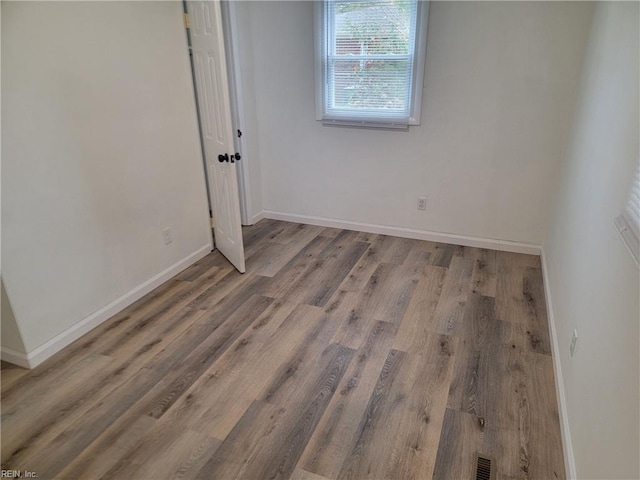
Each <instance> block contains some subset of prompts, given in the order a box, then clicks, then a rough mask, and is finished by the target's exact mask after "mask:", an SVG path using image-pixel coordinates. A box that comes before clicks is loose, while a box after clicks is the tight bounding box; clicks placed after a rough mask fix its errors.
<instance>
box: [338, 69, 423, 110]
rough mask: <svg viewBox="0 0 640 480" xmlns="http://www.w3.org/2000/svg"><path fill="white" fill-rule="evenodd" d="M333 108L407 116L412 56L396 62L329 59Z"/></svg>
mask: <svg viewBox="0 0 640 480" xmlns="http://www.w3.org/2000/svg"><path fill="white" fill-rule="evenodd" d="M330 63H331V65H330V67H329V68H330V72H331V74H330V80H332V81H330V85H329V95H330V98H331V99H332V101H330V105H331V108H337V109H349V110H368V111H372V110H373V111H375V110H381V111H386V112H387V113H399V114H405V113H408V110H409V104H410V83H409V82H407V78H408V76H409V75H410V72H411V65H412V61H411V59H410V58H409V57H406V58H404V59H393V60H346V59H335V58H334V59H331V60H330Z"/></svg>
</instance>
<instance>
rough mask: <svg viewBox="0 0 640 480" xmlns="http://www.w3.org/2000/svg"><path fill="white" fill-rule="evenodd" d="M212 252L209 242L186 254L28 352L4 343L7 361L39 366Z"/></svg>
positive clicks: (22, 365) (4, 354)
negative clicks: (6, 345) (9, 346)
mask: <svg viewBox="0 0 640 480" xmlns="http://www.w3.org/2000/svg"><path fill="white" fill-rule="evenodd" d="M210 252H211V245H210V244H207V245H205V246H203V247H201V248H199V249H198V250H196V251H195V252H193V253H191V254H190V255H188V256H187V257H185V258H183V259H182V260H180V261H178V262H176V263H174V264H173V265H171V266H170V267H169V268H167V269H165V270H163V271H162V272H160V273H158V274H157V275H155V276H153V277H152V278H150V279H149V280H147V281H146V282H144V283H142V284H140V285H138V286H137V287H135V288H134V289H133V290H130V291H129V292H127V293H125V294H124V295H122V296H121V297H119V298H117V299H115V300H114V301H113V302H111V303H109V304H108V305H106V306H104V307H102V308H101V309H100V310H98V311H97V312H94V313H93V314H91V315H89V316H88V317H87V318H85V319H83V320H80V321H79V322H78V323H76V324H75V325H72V326H71V327H69V328H67V329H66V330H65V331H64V332H62V333H59V334H58V335H56V336H55V337H53V338H52V339H51V340H49V341H47V342H45V343H43V344H42V345H40V346H39V347H37V348H36V349H35V350H33V351H31V352H29V353H27V354H25V353H21V352H16V351H15V350H11V349H10V348H6V347H2V350H1V352H0V354H1V358H2V360H6V361H7V362H10V363H13V364H15V365H19V366H21V367H25V368H34V367H36V366H38V365H39V364H41V363H42V362H44V361H45V360H47V359H48V358H49V357H51V356H53V355H54V354H56V353H57V352H59V351H60V350H62V349H63V348H64V347H66V346H68V345H70V344H71V343H72V342H73V341H75V340H77V339H78V338H80V337H81V336H83V335H84V334H85V333H87V332H89V331H90V330H93V329H94V328H95V327H97V326H98V325H100V324H101V323H102V322H104V321H105V320H108V319H109V318H111V317H112V316H114V315H115V314H116V313H118V312H120V311H122V310H124V309H125V308H126V307H128V306H129V305H131V304H132V303H133V302H135V301H136V300H138V299H140V298H142V297H143V296H145V295H146V294H147V293H149V292H150V291H151V290H153V289H154V288H157V287H159V286H160V285H162V284H163V283H164V282H166V281H167V280H169V279H170V278H172V277H174V276H175V275H177V274H178V273H180V272H181V271H182V270H184V269H185V268H187V267H188V266H190V265H191V264H193V263H195V262H197V261H198V260H200V259H201V258H203V257H205V256H207V255H208V254H209V253H210Z"/></svg>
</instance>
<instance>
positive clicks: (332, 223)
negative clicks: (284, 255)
mask: <svg viewBox="0 0 640 480" xmlns="http://www.w3.org/2000/svg"><path fill="white" fill-rule="evenodd" d="M259 215H262V217H263V218H270V219H273V220H283V221H285V222H297V223H306V224H309V225H319V226H321V227H333V228H343V229H346V230H355V231H358V232H367V233H379V234H382V235H391V236H394V237H404V238H415V239H417V240H429V241H432V242H441V243H453V244H455V245H464V246H467V247H478V248H489V249H492V250H501V251H504V252H514V253H526V254H529V255H540V252H541V250H542V246H541V245H536V244H533V243H520V242H512V241H509V240H498V239H494V238H482V237H473V236H469V235H457V234H455V233H442V232H433V231H429V230H417V229H414V228H407V227H396V226H390V225H377V224H373V223H362V222H354V221H350V220H339V219H334V218H325V217H313V216H310V215H298V214H295V213H283V212H274V211H273V210H263V211H262V212H261V213H260V214H259ZM254 218H255V217H254Z"/></svg>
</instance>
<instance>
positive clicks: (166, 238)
mask: <svg viewBox="0 0 640 480" xmlns="http://www.w3.org/2000/svg"><path fill="white" fill-rule="evenodd" d="M162 238H164V244H165V245H169V244H170V243H171V242H173V237H172V236H171V229H170V228H169V227H167V228H165V229H164V230H162Z"/></svg>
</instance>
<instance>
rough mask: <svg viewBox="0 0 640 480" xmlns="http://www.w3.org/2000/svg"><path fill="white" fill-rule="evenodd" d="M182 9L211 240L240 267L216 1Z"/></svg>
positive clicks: (224, 68) (235, 183)
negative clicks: (210, 214) (208, 201)
mask: <svg viewBox="0 0 640 480" xmlns="http://www.w3.org/2000/svg"><path fill="white" fill-rule="evenodd" d="M187 11H188V12H189V20H190V28H189V31H190V34H191V52H192V54H193V68H194V75H195V81H196V90H197V92H198V110H199V113H200V128H201V129H202V141H203V143H204V155H205V163H206V165H207V178H208V182H209V193H210V198H211V211H212V212H213V223H214V227H213V233H214V236H215V244H216V247H217V248H218V250H220V253H222V254H223V255H224V256H225V257H227V259H228V260H229V261H230V262H231V263H232V264H233V265H234V266H235V267H236V268H237V269H238V271H239V272H241V273H244V271H245V265H244V246H243V245H242V226H241V223H240V200H239V196H238V179H237V172H236V164H235V162H236V161H237V160H236V159H235V158H234V154H235V151H234V145H233V127H232V125H231V110H230V104H229V85H228V80H227V66H226V59H225V53H224V36H223V31H222V17H221V12H220V1H219V0H206V1H188V2H187Z"/></svg>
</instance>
